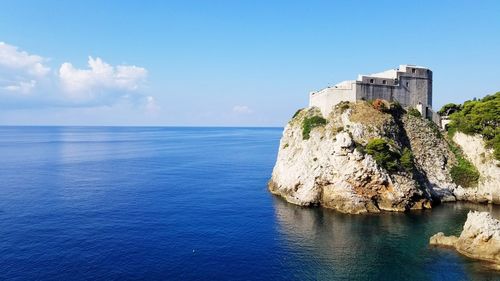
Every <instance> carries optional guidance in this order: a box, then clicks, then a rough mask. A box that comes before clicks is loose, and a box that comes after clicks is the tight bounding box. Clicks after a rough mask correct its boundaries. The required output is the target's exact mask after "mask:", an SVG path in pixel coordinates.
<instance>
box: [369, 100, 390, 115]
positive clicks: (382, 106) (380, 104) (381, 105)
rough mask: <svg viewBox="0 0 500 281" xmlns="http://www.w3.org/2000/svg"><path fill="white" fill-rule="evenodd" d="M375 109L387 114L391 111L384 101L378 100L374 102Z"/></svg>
mask: <svg viewBox="0 0 500 281" xmlns="http://www.w3.org/2000/svg"><path fill="white" fill-rule="evenodd" d="M372 106H373V108H375V109H376V110H378V111H380V112H387V111H388V110H389V109H388V107H387V105H386V102H385V101H384V100H383V99H376V100H374V101H373V102H372Z"/></svg>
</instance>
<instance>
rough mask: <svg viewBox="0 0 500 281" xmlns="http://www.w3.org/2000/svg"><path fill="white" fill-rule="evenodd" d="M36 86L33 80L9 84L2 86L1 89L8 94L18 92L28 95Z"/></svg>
mask: <svg viewBox="0 0 500 281" xmlns="http://www.w3.org/2000/svg"><path fill="white" fill-rule="evenodd" d="M35 86H36V81H35V80H29V81H17V82H11V83H10V85H6V86H3V88H4V89H5V90H7V91H10V92H19V93H21V94H28V93H29V92H31V90H32V89H33V88H35Z"/></svg>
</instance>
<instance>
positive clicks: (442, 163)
mask: <svg viewBox="0 0 500 281" xmlns="http://www.w3.org/2000/svg"><path fill="white" fill-rule="evenodd" d="M312 116H321V113H320V112H319V109H318V108H315V107H312V108H308V109H304V110H302V111H300V112H299V113H298V114H297V115H296V116H295V117H294V118H293V119H292V120H291V121H290V122H289V123H288V124H287V126H286V127H285V130H284V132H283V137H282V139H281V142H280V149H279V152H278V158H277V161H276V165H275V167H274V170H273V174H272V178H271V180H270V182H269V190H270V191H271V192H272V193H274V194H277V195H280V196H282V197H284V198H285V199H286V200H287V201H288V202H291V203H294V204H298V205H304V206H306V205H322V206H324V207H328V208H333V209H337V210H339V211H341V212H346V213H366V212H379V211H381V210H385V211H406V210H410V209H422V208H430V207H431V201H432V200H433V199H437V200H454V199H455V197H454V195H453V191H454V189H455V185H454V184H453V183H452V181H451V178H450V176H449V169H450V165H451V164H452V163H453V161H454V158H453V154H452V153H450V151H449V150H448V148H447V144H446V142H445V141H444V140H443V139H442V138H440V137H439V136H438V135H437V134H438V132H437V131H435V130H434V129H433V128H432V127H430V125H429V121H426V120H422V119H421V118H418V117H413V116H406V115H405V116H398V117H394V116H393V115H391V114H388V113H382V112H380V111H378V110H375V109H374V108H373V107H372V106H370V105H368V104H367V103H366V102H357V103H350V104H341V105H340V106H337V108H336V109H335V110H334V111H333V112H332V113H331V114H330V116H328V117H326V124H325V125H324V126H318V127H315V128H313V129H312V130H311V132H310V138H309V139H307V138H306V139H305V138H304V135H303V123H304V119H306V118H310V117H312ZM374 138H384V139H387V140H388V141H389V142H390V146H391V149H393V150H395V151H401V150H402V149H403V147H407V148H411V150H412V151H413V153H414V157H415V159H414V161H413V162H414V163H413V164H414V169H412V170H403V169H397V171H392V172H389V171H388V170H386V169H385V168H383V167H381V166H380V165H379V164H377V162H376V161H375V160H374V158H373V157H372V156H371V155H369V154H367V153H365V152H364V151H363V150H364V149H363V147H364V146H366V144H367V143H368V142H369V141H370V140H372V139H374Z"/></svg>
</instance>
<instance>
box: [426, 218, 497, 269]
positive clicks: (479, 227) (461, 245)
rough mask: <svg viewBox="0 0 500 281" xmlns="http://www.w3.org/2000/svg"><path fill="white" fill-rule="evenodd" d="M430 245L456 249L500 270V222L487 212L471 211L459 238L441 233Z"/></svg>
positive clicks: (431, 240)
mask: <svg viewBox="0 0 500 281" xmlns="http://www.w3.org/2000/svg"><path fill="white" fill-rule="evenodd" d="M429 244H430V245H435V246H445V247H451V248H454V249H456V250H457V251H458V252H459V253H461V254H462V255H465V256H467V257H470V258H473V259H478V260H483V261H487V262H491V263H493V264H495V265H496V266H497V267H499V268H500V221H499V220H497V219H494V218H493V217H492V216H491V215H490V214H489V213H487V212H476V211H470V212H469V213H468V214H467V220H466V222H465V224H464V227H463V230H462V233H461V234H460V236H459V237H456V236H446V235H445V234H444V233H443V232H439V233H437V234H435V235H433V236H432V237H431V238H430V239H429Z"/></svg>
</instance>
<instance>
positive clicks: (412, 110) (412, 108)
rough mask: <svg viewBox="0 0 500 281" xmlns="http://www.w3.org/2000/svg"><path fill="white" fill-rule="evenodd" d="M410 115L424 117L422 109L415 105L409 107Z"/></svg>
mask: <svg viewBox="0 0 500 281" xmlns="http://www.w3.org/2000/svg"><path fill="white" fill-rule="evenodd" d="M408 115H411V116H415V117H422V114H420V111H418V110H417V109H416V108H414V107H410V108H409V109H408Z"/></svg>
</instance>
